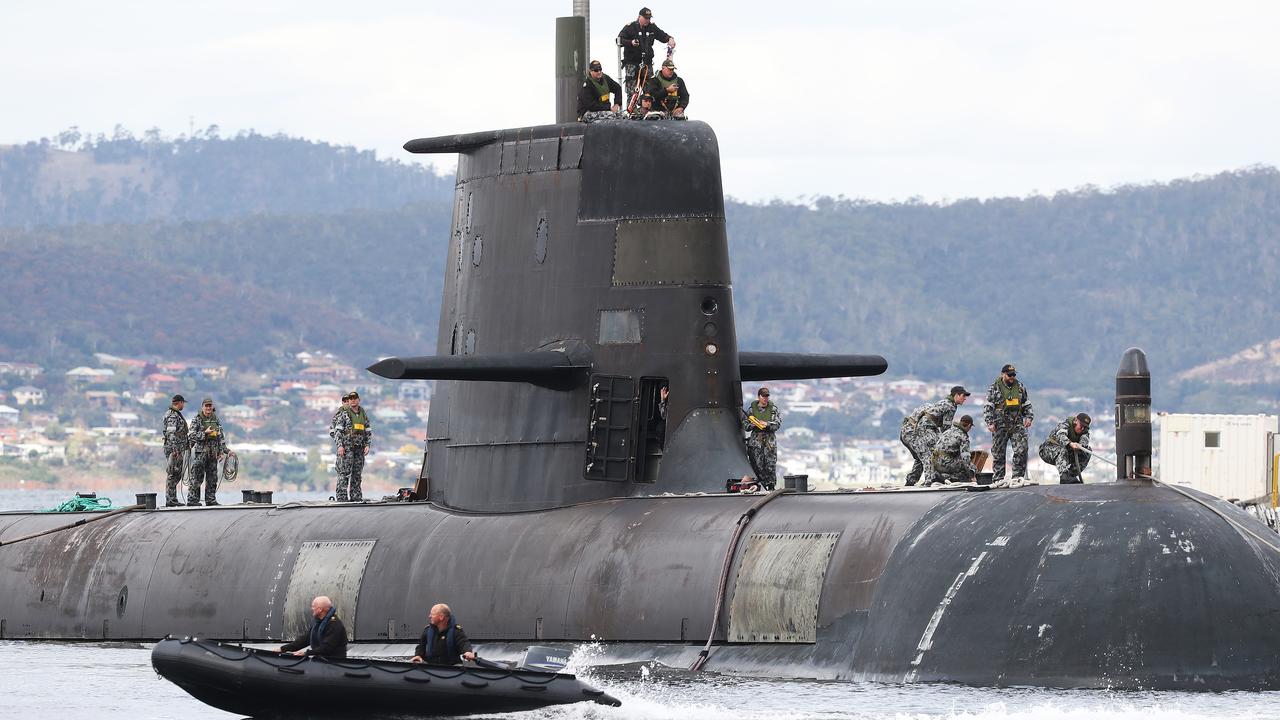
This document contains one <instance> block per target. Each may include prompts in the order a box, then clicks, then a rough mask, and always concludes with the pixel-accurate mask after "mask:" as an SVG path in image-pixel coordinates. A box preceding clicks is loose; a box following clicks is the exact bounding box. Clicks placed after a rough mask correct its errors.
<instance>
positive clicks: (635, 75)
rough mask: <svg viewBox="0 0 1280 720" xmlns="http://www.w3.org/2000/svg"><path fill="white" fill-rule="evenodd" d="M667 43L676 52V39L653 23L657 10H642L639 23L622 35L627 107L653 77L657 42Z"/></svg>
mask: <svg viewBox="0 0 1280 720" xmlns="http://www.w3.org/2000/svg"><path fill="white" fill-rule="evenodd" d="M654 40H657V41H658V42H664V43H666V44H667V47H668V48H672V49H674V48H675V46H676V39H675V38H673V37H671V36H670V35H668V34H666V33H665V32H663V31H662V28H660V27H658V26H657V25H655V24H654V23H653V11H652V10H650V9H649V8H647V7H642V8H640V14H639V16H638V17H636V21H635V22H633V23H631V24H629V25H627V26H625V27H623V28H622V31H621V32H619V33H618V45H619V46H621V47H622V67H623V71H624V77H625V78H626V83H627V108H628V109H630V108H631V107H632V105H633V104H634V103H633V101H632V98H633V97H634V96H635V95H636V94H638V93H640V92H641V91H642V90H643V88H644V82H645V80H647V79H648V78H649V76H650V75H653V41H654Z"/></svg>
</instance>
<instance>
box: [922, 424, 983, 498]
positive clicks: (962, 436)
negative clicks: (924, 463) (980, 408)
mask: <svg viewBox="0 0 1280 720" xmlns="http://www.w3.org/2000/svg"><path fill="white" fill-rule="evenodd" d="M972 427H973V418H972V417H969V416H968V415H963V416H961V418H960V419H959V420H956V421H955V422H953V423H951V427H949V428H947V430H946V432H944V433H942V437H940V438H938V444H936V445H934V446H933V452H932V453H930V457H929V469H930V471H931V472H930V473H928V475H927V476H926V480H927V481H928V482H927V483H926V484H931V483H935V482H941V483H947V484H950V483H964V482H972V481H973V479H974V478H976V477H977V476H978V469H977V468H975V467H974V466H973V455H972V454H971V453H970V451H969V430H970V428H972Z"/></svg>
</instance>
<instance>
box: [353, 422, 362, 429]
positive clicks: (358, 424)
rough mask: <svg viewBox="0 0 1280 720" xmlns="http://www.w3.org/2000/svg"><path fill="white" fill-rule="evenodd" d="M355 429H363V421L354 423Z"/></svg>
mask: <svg viewBox="0 0 1280 720" xmlns="http://www.w3.org/2000/svg"><path fill="white" fill-rule="evenodd" d="M355 429H356V430H363V429H364V423H356V424H355Z"/></svg>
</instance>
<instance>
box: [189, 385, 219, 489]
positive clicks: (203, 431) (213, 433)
mask: <svg viewBox="0 0 1280 720" xmlns="http://www.w3.org/2000/svg"><path fill="white" fill-rule="evenodd" d="M187 437H188V439H189V440H190V442H191V445H192V447H194V448H195V455H194V456H193V457H192V459H191V488H190V489H189V490H188V491H187V505H199V504H200V484H201V483H203V484H204V504H205V505H217V504H218V461H219V460H221V459H222V458H224V457H226V456H227V437H226V434H225V433H223V431H222V423H221V422H219V421H218V415H217V414H216V413H215V412H214V410H213V398H205V399H204V400H201V401H200V412H199V413H197V414H196V416H195V417H194V418H192V419H191V431H190V433H189V434H188V436H187Z"/></svg>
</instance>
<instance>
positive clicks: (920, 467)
mask: <svg viewBox="0 0 1280 720" xmlns="http://www.w3.org/2000/svg"><path fill="white" fill-rule="evenodd" d="M971 394H972V393H970V392H969V391H968V390H965V389H964V387H963V386H961V385H956V386H955V387H952V388H951V392H949V393H947V396H946V397H945V398H943V399H941V400H939V401H937V402H932V403H925V404H924V405H921V406H920V407H918V408H916V409H915V410H912V411H911V414H909V415H907V416H906V417H904V418H902V427H901V429H900V430H899V432H898V439H899V440H901V441H902V444H903V445H905V446H906V447H907V450H908V451H909V452H910V453H911V458H912V460H914V462H913V463H912V464H911V472H909V473H907V485H908V486H911V485H915V484H916V483H918V482H920V476H921V474H924V475H925V476H926V480H925V483H924V484H925V485H928V484H929V482H930V479H929V478H928V477H927V476H928V475H930V474H931V473H930V472H929V471H928V468H926V464H927V463H928V461H929V456H930V454H931V453H932V452H933V446H934V444H935V443H937V442H938V436H939V435H941V434H942V432H943V431H944V430H946V429H947V428H948V427H950V425H951V419H952V418H954V417H955V416H956V408H957V407H958V406H960V405H963V404H964V403H965V401H966V400H968V399H969V396H970V395H971Z"/></svg>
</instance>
